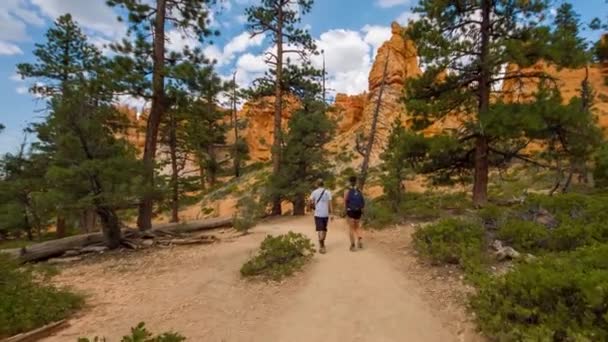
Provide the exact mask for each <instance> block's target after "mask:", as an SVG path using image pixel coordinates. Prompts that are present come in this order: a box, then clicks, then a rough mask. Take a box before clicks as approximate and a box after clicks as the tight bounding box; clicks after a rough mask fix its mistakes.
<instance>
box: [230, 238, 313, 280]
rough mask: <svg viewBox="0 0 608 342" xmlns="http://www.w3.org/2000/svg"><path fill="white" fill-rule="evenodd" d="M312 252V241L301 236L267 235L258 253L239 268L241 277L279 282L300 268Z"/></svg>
mask: <svg viewBox="0 0 608 342" xmlns="http://www.w3.org/2000/svg"><path fill="white" fill-rule="evenodd" d="M314 252H315V249H314V245H313V243H312V241H310V239H308V238H307V237H306V236H304V235H302V234H296V233H294V232H289V233H287V234H284V235H279V236H276V237H275V236H272V235H269V236H267V237H266V238H265V239H264V241H262V245H261V246H260V250H259V251H258V253H257V254H256V255H255V256H254V257H253V258H251V259H250V260H249V261H247V262H246V263H245V264H244V265H243V267H241V275H243V276H245V277H252V276H261V277H263V278H266V279H272V280H281V279H282V278H284V277H287V276H290V275H292V274H293V273H294V272H295V271H297V270H299V269H300V268H302V266H303V265H304V264H305V263H306V262H307V261H308V260H309V259H310V258H312V256H313V254H314Z"/></svg>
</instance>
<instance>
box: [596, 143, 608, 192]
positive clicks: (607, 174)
mask: <svg viewBox="0 0 608 342" xmlns="http://www.w3.org/2000/svg"><path fill="white" fill-rule="evenodd" d="M593 179H594V180H595V185H596V186H597V187H599V188H606V187H608V144H605V143H604V144H602V146H601V147H600V148H599V149H598V152H597V154H596V156H595V168H594V170H593Z"/></svg>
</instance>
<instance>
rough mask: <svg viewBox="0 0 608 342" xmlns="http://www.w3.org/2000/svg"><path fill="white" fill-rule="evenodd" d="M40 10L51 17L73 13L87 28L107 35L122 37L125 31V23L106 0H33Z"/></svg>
mask: <svg viewBox="0 0 608 342" xmlns="http://www.w3.org/2000/svg"><path fill="white" fill-rule="evenodd" d="M31 2H32V3H33V4H34V5H36V6H38V7H39V8H40V11H41V12H42V13H43V14H44V15H46V16H48V17H49V18H51V19H53V20H54V19H55V18H57V17H59V16H61V15H63V14H66V13H71V14H72V16H73V17H74V19H75V20H76V21H77V22H78V23H79V24H80V25H82V26H83V27H84V28H86V29H90V30H93V31H96V32H99V33H100V34H103V35H104V36H106V37H120V36H122V35H123V34H124V33H125V31H126V27H125V25H124V24H122V23H119V22H118V21H117V19H116V17H117V15H116V13H115V12H114V11H113V10H112V8H110V7H109V6H108V5H106V3H105V1H98V0H96V1H92V0H88V1H83V0H31Z"/></svg>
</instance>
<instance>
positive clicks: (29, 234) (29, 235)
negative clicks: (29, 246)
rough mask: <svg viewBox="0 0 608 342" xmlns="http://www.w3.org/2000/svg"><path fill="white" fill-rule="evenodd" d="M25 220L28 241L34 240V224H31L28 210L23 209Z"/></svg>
mask: <svg viewBox="0 0 608 342" xmlns="http://www.w3.org/2000/svg"><path fill="white" fill-rule="evenodd" d="M23 221H24V222H25V232H26V233H27V239H28V241H33V240H34V235H33V234H32V225H31V224H30V219H29V217H28V216H27V211H26V210H24V211H23Z"/></svg>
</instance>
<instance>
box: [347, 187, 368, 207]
mask: <svg viewBox="0 0 608 342" xmlns="http://www.w3.org/2000/svg"><path fill="white" fill-rule="evenodd" d="M363 208H365V198H363V194H362V193H361V191H359V189H357V188H350V189H349V190H348V195H346V210H348V211H360V210H363Z"/></svg>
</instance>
